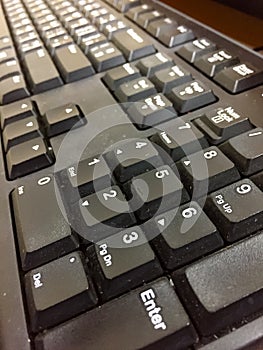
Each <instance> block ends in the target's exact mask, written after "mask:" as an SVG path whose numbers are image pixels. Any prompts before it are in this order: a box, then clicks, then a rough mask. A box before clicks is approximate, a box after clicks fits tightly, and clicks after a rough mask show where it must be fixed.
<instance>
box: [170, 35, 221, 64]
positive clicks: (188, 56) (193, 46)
mask: <svg viewBox="0 0 263 350" xmlns="http://www.w3.org/2000/svg"><path fill="white" fill-rule="evenodd" d="M215 50H216V45H215V44H214V43H213V42H211V41H210V40H208V39H206V38H201V39H196V40H194V41H193V42H191V43H187V44H185V45H184V46H182V47H180V48H179V49H178V50H177V52H176V53H177V54H178V55H179V56H181V57H183V58H184V59H185V60H187V61H188V62H190V63H193V62H195V61H196V60H197V59H198V58H200V57H201V56H203V55H206V54H208V53H210V52H212V51H215Z"/></svg>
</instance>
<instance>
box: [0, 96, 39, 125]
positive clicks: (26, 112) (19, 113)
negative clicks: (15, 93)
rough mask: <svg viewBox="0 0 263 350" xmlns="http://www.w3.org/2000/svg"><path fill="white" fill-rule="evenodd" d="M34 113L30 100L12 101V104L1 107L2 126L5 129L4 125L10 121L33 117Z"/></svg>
mask: <svg viewBox="0 0 263 350" xmlns="http://www.w3.org/2000/svg"><path fill="white" fill-rule="evenodd" d="M33 115H34V111H33V105H32V102H31V101H30V100H24V101H23V102H16V103H12V104H11V105H7V106H4V107H2V108H1V115H0V117H1V127H2V129H4V127H5V126H6V125H8V124H10V123H13V122H16V121H18V120H21V119H24V118H27V117H31V116H33Z"/></svg>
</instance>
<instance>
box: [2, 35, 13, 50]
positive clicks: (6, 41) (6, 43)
mask: <svg viewBox="0 0 263 350" xmlns="http://www.w3.org/2000/svg"><path fill="white" fill-rule="evenodd" d="M10 47H12V39H11V37H10V36H7V35H6V36H2V37H1V38H0V50H1V51H2V50H3V49H8V48H10Z"/></svg>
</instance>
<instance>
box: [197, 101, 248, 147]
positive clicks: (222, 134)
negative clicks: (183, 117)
mask: <svg viewBox="0 0 263 350" xmlns="http://www.w3.org/2000/svg"><path fill="white" fill-rule="evenodd" d="M194 123H195V124H196V125H197V126H198V128H199V129H201V130H202V132H203V133H205V134H206V136H207V137H208V139H209V142H210V143H212V144H214V145H217V144H219V143H222V142H223V141H225V140H227V139H229V138H230V137H233V136H236V135H239V134H240V133H242V132H245V131H247V130H250V129H251V128H252V126H251V124H250V122H249V118H248V117H247V116H246V115H243V113H242V112H241V113H240V112H238V111H237V110H236V109H234V108H233V107H232V106H227V107H220V108H217V109H213V110H212V111H208V112H207V113H205V114H204V115H203V116H202V117H200V118H196V119H195V120H194Z"/></svg>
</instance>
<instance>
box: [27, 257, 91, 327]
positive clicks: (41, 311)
mask: <svg viewBox="0 0 263 350" xmlns="http://www.w3.org/2000/svg"><path fill="white" fill-rule="evenodd" d="M59 286H61V288H59ZM25 287H26V297H27V303H28V309H29V316H30V323H31V329H32V331H33V332H36V331H39V330H42V329H45V328H47V327H51V326H55V325H57V324H58V323H60V322H63V321H65V320H67V319H69V318H72V317H73V316H75V315H77V314H78V313H80V312H83V311H85V310H87V309H90V308H92V307H93V306H95V305H96V303H97V296H96V294H95V291H94V288H93V285H92V283H91V281H90V279H88V278H87V276H86V273H85V269H84V266H83V263H82V257H81V255H80V253H77V252H76V253H71V254H69V255H66V256H64V257H63V258H60V259H57V260H55V261H52V262H50V263H48V264H46V265H44V266H41V267H38V268H37V269H35V270H32V271H30V272H28V273H27V274H26V275H25Z"/></svg>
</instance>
